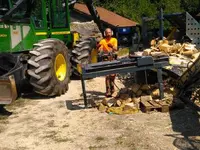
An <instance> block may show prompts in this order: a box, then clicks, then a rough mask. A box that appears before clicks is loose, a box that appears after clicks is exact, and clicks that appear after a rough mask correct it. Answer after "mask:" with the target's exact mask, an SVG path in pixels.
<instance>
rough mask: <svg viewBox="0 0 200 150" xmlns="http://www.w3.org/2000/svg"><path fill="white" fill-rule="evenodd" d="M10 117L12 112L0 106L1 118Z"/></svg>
mask: <svg viewBox="0 0 200 150" xmlns="http://www.w3.org/2000/svg"><path fill="white" fill-rule="evenodd" d="M10 115H12V112H10V111H8V110H7V109H5V106H4V105H0V116H5V117H9V116H10Z"/></svg>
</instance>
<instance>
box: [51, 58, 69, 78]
mask: <svg viewBox="0 0 200 150" xmlns="http://www.w3.org/2000/svg"><path fill="white" fill-rule="evenodd" d="M54 70H55V74H56V77H57V79H58V80H59V81H63V80H65V77H66V74H67V63H66V60H65V57H64V56H63V54H58V55H57V56H56V59H55V62H54Z"/></svg>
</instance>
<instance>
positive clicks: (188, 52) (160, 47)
mask: <svg viewBox="0 0 200 150" xmlns="http://www.w3.org/2000/svg"><path fill="white" fill-rule="evenodd" d="M176 54H179V55H182V56H185V57H187V58H190V59H194V58H197V57H198V55H199V51H198V50H197V49H196V45H194V44H191V43H183V44H181V43H176V41H168V40H166V39H165V40H159V41H158V40H152V41H151V47H150V48H149V49H145V50H144V51H143V54H142V55H143V56H154V57H157V56H165V55H168V56H171V55H176Z"/></svg>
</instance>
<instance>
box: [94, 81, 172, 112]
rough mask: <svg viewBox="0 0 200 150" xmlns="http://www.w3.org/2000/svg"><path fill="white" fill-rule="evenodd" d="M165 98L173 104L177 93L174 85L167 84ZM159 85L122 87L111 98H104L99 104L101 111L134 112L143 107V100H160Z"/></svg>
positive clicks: (168, 102)
mask: <svg viewBox="0 0 200 150" xmlns="http://www.w3.org/2000/svg"><path fill="white" fill-rule="evenodd" d="M164 92H165V93H164V95H165V97H164V99H163V100H162V101H165V102H166V103H167V104H168V105H169V106H171V105H172V103H173V102H172V101H173V95H174V94H175V93H176V91H175V90H174V88H173V87H170V86H168V85H167V84H166V85H165V88H164ZM159 96H160V92H159V89H158V85H147V84H142V85H139V84H136V83H134V84H132V85H131V86H130V87H126V88H124V89H121V90H120V91H119V92H118V93H116V94H114V96H113V97H111V98H104V99H103V100H102V101H101V102H100V103H98V104H97V106H98V109H99V111H101V112H107V113H114V114H133V113H137V112H139V111H140V109H141V105H140V104H141V102H142V101H143V102H144V101H152V100H154V101H160V100H159Z"/></svg>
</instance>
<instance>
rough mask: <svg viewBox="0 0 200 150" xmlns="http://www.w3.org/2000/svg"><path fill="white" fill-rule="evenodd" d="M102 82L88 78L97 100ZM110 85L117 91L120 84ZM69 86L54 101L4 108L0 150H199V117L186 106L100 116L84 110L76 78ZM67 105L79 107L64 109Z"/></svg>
mask: <svg viewBox="0 0 200 150" xmlns="http://www.w3.org/2000/svg"><path fill="white" fill-rule="evenodd" d="M104 83H105V82H104V78H95V79H92V80H88V81H86V90H87V91H88V93H89V94H90V96H91V95H92V96H94V97H95V99H101V97H103V96H104V93H105V85H104ZM116 84H117V85H118V86H119V87H123V85H122V84H121V83H120V81H117V82H116ZM69 87H70V89H69V91H68V93H66V94H65V95H63V96H60V97H57V98H49V99H35V98H32V99H31V98H30V99H22V101H16V102H15V103H13V105H12V106H7V107H6V108H7V109H8V111H9V112H11V113H12V114H11V115H9V116H7V117H4V116H1V115H0V116H1V117H0V141H1V145H0V150H1V149H2V150H17V149H20V150H21V149H27V150H29V149H30V150H32V149H34V150H41V149H59V150H66V149H68V150H70V149H72V150H74V149H89V150H94V149H109V150H110V149H111V150H112V149H119V150H121V149H123V150H126V149H127V150H130V149H139V150H149V149H151V150H157V149H159V150H166V149H170V150H171V149H172V150H174V149H178V148H179V149H189V148H190V149H195V148H196V149H200V147H199V143H200V142H199V141H198V137H199V136H200V133H199V132H200V124H199V113H198V112H196V111H194V110H192V109H190V108H188V107H186V108H185V109H182V110H175V111H170V112H169V113H160V112H151V113H148V114H146V113H142V112H139V113H136V114H132V115H114V114H107V113H100V112H99V111H98V110H97V109H96V108H88V109H84V107H83V99H82V96H81V95H82V89H81V82H80V81H79V80H73V81H71V83H70V85H69ZM70 101H71V102H76V104H78V103H79V104H80V105H78V106H76V107H75V106H73V108H74V109H72V110H71V109H68V102H70ZM72 105H74V103H72ZM181 142H182V143H184V144H182V145H181Z"/></svg>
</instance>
